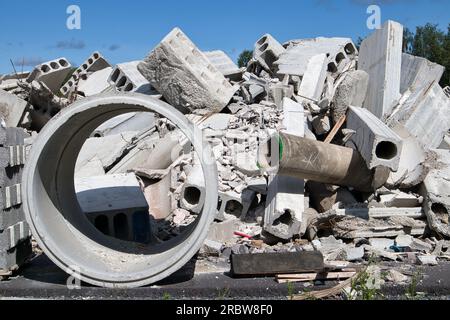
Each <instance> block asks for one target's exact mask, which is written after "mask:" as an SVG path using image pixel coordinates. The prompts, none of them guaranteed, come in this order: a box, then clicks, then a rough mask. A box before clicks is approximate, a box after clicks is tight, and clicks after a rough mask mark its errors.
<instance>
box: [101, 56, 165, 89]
mask: <svg viewBox="0 0 450 320" xmlns="http://www.w3.org/2000/svg"><path fill="white" fill-rule="evenodd" d="M140 63H141V61H131V62H125V63H119V64H118V65H116V66H115V67H114V68H113V70H112V72H111V75H110V76H109V79H108V81H109V82H110V83H111V84H112V85H114V86H115V87H116V89H117V90H118V91H123V92H139V93H145V94H157V93H156V92H155V91H154V90H153V88H152V86H151V84H150V82H148V80H147V79H146V78H145V77H144V76H143V75H142V74H141V73H140V72H139V70H138V65H139V64H140Z"/></svg>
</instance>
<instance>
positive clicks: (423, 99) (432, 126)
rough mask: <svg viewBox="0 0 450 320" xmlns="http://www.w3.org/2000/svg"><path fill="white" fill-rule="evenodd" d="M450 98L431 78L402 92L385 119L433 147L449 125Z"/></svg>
mask: <svg viewBox="0 0 450 320" xmlns="http://www.w3.org/2000/svg"><path fill="white" fill-rule="evenodd" d="M449 110H450V99H449V98H448V97H447V96H446V95H445V94H444V92H443V90H442V88H441V87H440V86H439V84H437V83H435V82H433V83H432V84H431V85H430V86H426V87H423V88H421V89H419V90H416V91H415V92H412V93H411V92H407V93H405V95H404V97H402V100H401V101H400V102H399V104H398V105H397V106H396V107H395V108H394V110H393V112H392V115H391V116H390V117H389V119H388V120H387V123H388V125H389V126H390V127H391V128H394V130H395V127H396V126H397V125H399V124H401V125H403V126H404V127H405V129H406V130H407V131H408V132H409V133H410V134H411V135H412V136H414V137H415V138H416V139H417V140H418V141H419V142H420V143H421V144H422V146H423V147H424V148H425V149H433V148H437V147H438V146H439V145H440V144H441V142H442V140H443V138H444V135H445V134H446V133H447V131H448V129H449V128H450V112H449Z"/></svg>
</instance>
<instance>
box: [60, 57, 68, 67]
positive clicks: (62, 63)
mask: <svg viewBox="0 0 450 320" xmlns="http://www.w3.org/2000/svg"><path fill="white" fill-rule="evenodd" d="M59 64H60V65H61V66H63V67H67V66H68V65H69V63H68V62H67V61H66V60H64V59H60V60H59Z"/></svg>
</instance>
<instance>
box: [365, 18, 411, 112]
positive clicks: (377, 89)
mask: <svg viewBox="0 0 450 320" xmlns="http://www.w3.org/2000/svg"><path fill="white" fill-rule="evenodd" d="M402 43H403V26H402V25H401V24H399V23H397V22H394V21H391V20H388V21H386V23H385V24H384V25H383V26H382V28H381V29H379V30H377V31H375V32H374V33H373V34H372V35H370V36H369V37H368V38H366V39H365V40H364V41H363V42H362V43H361V47H360V49H359V60H358V69H359V70H364V71H366V72H367V73H368V74H369V77H370V78H369V89H368V92H367V98H366V100H365V102H364V107H365V108H366V109H368V110H370V111H371V112H372V113H373V114H374V115H375V116H377V117H378V118H380V119H381V118H382V117H384V116H386V115H389V114H390V112H391V110H392V108H393V106H394V103H395V101H396V100H397V99H398V98H399V97H400V76H401V65H402ZM380 95H381V96H380Z"/></svg>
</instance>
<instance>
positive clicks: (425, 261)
mask: <svg viewBox="0 0 450 320" xmlns="http://www.w3.org/2000/svg"><path fill="white" fill-rule="evenodd" d="M417 259H418V260H419V262H420V264H422V265H426V266H436V265H437V264H438V262H437V257H436V256H434V255H419V256H417Z"/></svg>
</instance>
